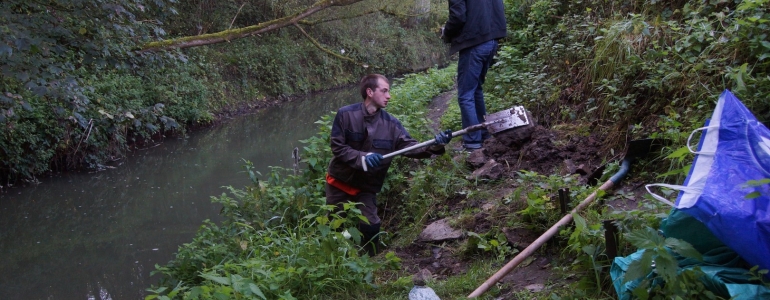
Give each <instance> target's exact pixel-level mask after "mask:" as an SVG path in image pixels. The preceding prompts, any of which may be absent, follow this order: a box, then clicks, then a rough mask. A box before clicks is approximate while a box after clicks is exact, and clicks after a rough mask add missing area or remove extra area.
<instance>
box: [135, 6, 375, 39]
mask: <svg viewBox="0 0 770 300" xmlns="http://www.w3.org/2000/svg"><path fill="white" fill-rule="evenodd" d="M361 1H364V0H321V1H318V2H316V3H314V4H313V5H311V6H309V7H308V8H307V9H305V10H304V11H301V12H299V13H296V14H294V15H291V16H286V17H283V18H279V19H275V20H270V21H267V22H264V23H260V24H257V25H253V26H247V27H244V28H236V29H228V30H225V31H220V32H216V33H210V34H203V35H196V36H188V37H181V38H176V39H170V40H163V41H157V42H151V43H147V44H145V45H144V46H143V47H142V49H141V50H140V52H147V51H161V50H167V49H173V48H180V49H181V48H190V47H197V46H204V45H211V44H217V43H222V42H229V41H232V40H235V39H240V38H244V37H248V36H253V35H257V34H261V33H265V32H269V31H273V30H276V29H279V28H283V27H286V26H289V25H295V24H296V23H297V22H298V21H299V20H302V19H304V18H307V17H308V16H310V15H312V14H315V13H317V12H319V11H322V10H324V9H327V8H329V7H332V6H347V5H351V4H354V3H357V2H361Z"/></svg>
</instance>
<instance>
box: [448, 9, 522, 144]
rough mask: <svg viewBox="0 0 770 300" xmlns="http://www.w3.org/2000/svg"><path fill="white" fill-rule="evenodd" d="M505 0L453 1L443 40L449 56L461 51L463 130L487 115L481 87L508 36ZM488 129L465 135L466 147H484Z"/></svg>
mask: <svg viewBox="0 0 770 300" xmlns="http://www.w3.org/2000/svg"><path fill="white" fill-rule="evenodd" d="M506 35H507V32H506V24H505V9H504V8H503V1H502V0H449V19H448V20H447V21H446V24H444V29H443V31H442V38H443V39H444V42H446V43H449V44H450V47H449V55H452V54H454V53H456V52H458V51H459V52H460V59H459V60H458V63H457V103H458V104H459V105H460V115H461V117H462V124H463V128H466V127H468V126H473V125H476V124H479V123H480V122H483V121H484V115H486V114H487V110H486V105H485V104H484V92H483V90H482V89H481V86H482V85H483V84H484V79H485V78H486V76H487V70H488V69H489V66H490V64H491V63H492V58H493V57H494V56H495V52H496V51H497V46H498V40H499V39H501V38H504V37H506ZM488 135H489V133H488V132H486V130H480V131H474V132H470V133H466V134H465V135H463V146H464V147H465V149H466V150H468V151H472V150H475V149H479V148H481V143H482V142H483V138H484V137H486V136H488Z"/></svg>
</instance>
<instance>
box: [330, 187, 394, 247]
mask: <svg viewBox="0 0 770 300" xmlns="http://www.w3.org/2000/svg"><path fill="white" fill-rule="evenodd" d="M376 196H377V195H376V194H375V193H367V192H360V193H358V195H355V196H351V195H348V194H347V193H345V192H344V191H342V190H340V189H338V188H336V187H334V186H331V185H329V184H328V183H327V184H326V204H329V205H336V206H337V210H338V211H342V210H343V207H342V205H343V204H344V203H347V202H348V201H351V202H357V203H361V204H359V205H357V206H356V208H358V209H359V210H361V214H362V215H364V217H366V219H367V220H368V221H369V224H366V222H360V223H358V230H359V231H361V234H362V235H363V237H362V239H361V245H362V246H363V247H364V249H365V250H366V252H367V253H369V255H370V256H374V255H376V254H377V245H378V244H379V241H380V239H379V235H378V234H379V233H380V224H381V222H382V220H380V217H379V216H377V197H376Z"/></svg>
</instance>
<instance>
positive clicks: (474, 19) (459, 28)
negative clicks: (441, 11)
mask: <svg viewBox="0 0 770 300" xmlns="http://www.w3.org/2000/svg"><path fill="white" fill-rule="evenodd" d="M506 36H507V31H506V24H505V8H504V7H503V1H502V0H449V19H448V20H447V21H446V24H444V41H445V42H447V43H451V46H450V48H449V55H452V54H454V53H456V52H458V51H460V50H462V49H465V48H468V47H471V46H476V45H478V44H481V43H483V42H486V41H489V40H496V39H501V38H504V37H506Z"/></svg>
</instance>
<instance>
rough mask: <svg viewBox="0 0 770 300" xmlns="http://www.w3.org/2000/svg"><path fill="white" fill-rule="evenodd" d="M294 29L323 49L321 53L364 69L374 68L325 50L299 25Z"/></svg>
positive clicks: (295, 25)
mask: <svg viewBox="0 0 770 300" xmlns="http://www.w3.org/2000/svg"><path fill="white" fill-rule="evenodd" d="M294 27H297V29H299V31H300V32H302V34H303V35H304V36H305V37H306V38H307V39H308V40H310V42H311V43H313V45H315V46H316V48H318V49H321V51H323V52H326V53H327V54H329V55H331V56H334V57H336V58H339V59H342V60H347V61H349V62H352V63H354V64H356V65H359V66H362V67H364V68H369V67H372V66H370V65H367V64H364V63H361V62H358V61H356V60H355V59H353V58H350V57H347V56H343V55H339V54H337V52H334V51H331V50H329V49H327V48H325V47H324V46H323V45H321V43H319V42H318V41H316V40H315V39H314V38H313V37H311V36H310V35H309V34H307V32H305V30H304V29H302V27H300V26H299V25H297V24H294Z"/></svg>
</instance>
